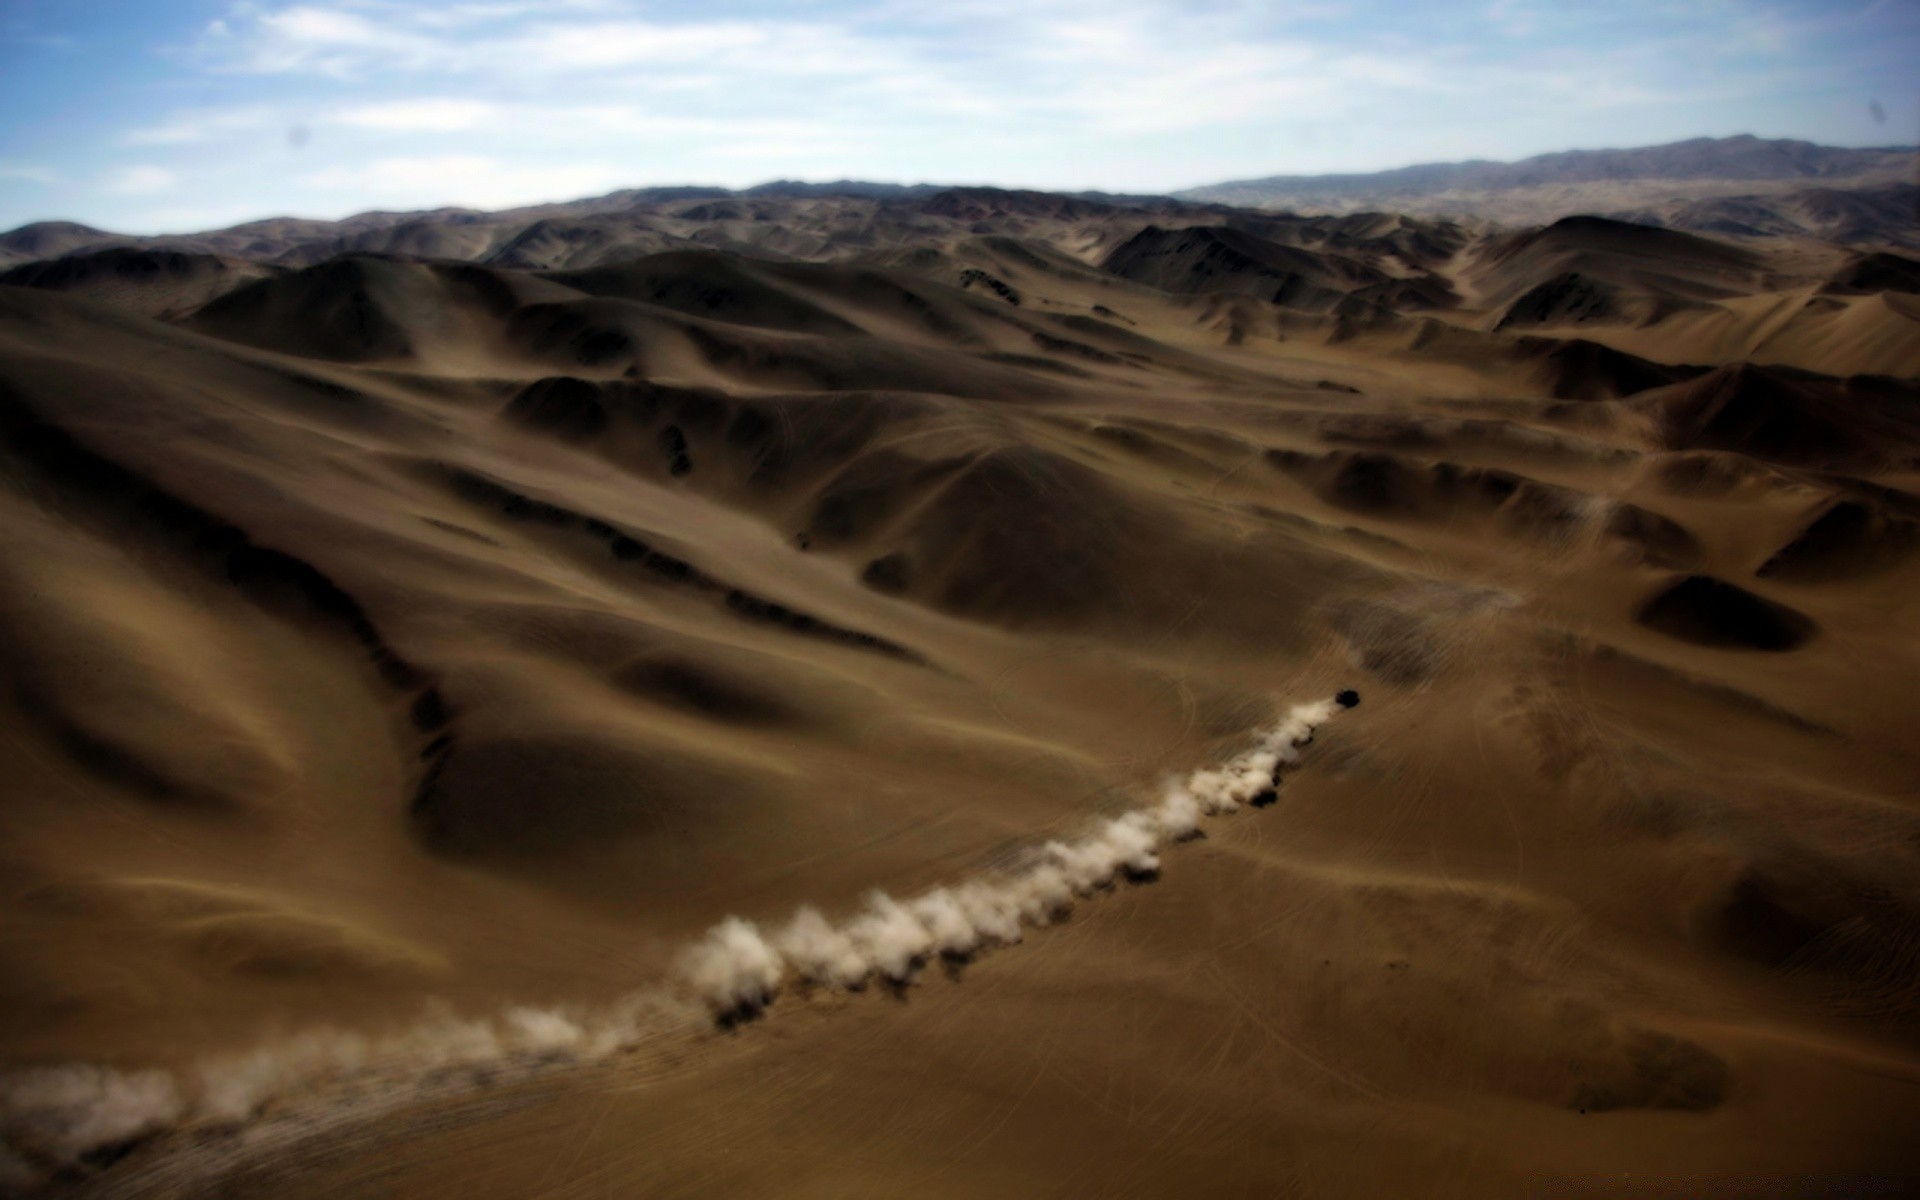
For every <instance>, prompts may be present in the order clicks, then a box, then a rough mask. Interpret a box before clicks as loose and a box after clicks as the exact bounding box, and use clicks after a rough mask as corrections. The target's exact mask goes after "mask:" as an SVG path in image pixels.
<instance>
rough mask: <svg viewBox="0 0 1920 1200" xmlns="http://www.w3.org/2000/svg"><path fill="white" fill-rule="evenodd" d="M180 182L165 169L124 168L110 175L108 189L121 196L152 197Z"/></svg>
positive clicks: (150, 167) (153, 167) (106, 184)
mask: <svg viewBox="0 0 1920 1200" xmlns="http://www.w3.org/2000/svg"><path fill="white" fill-rule="evenodd" d="M179 182H180V177H179V176H178V175H176V174H174V173H173V172H172V171H169V170H167V169H166V168H165V167H155V166H135V167H122V168H120V169H119V170H117V171H115V172H113V173H112V174H110V175H109V176H108V177H107V179H106V182H105V186H106V189H107V190H108V191H110V192H113V193H115V194H116V195H120V196H151V195H154V194H155V193H157V192H164V191H167V190H169V189H170V188H172V187H173V186H174V185H175V184H176V183H179Z"/></svg>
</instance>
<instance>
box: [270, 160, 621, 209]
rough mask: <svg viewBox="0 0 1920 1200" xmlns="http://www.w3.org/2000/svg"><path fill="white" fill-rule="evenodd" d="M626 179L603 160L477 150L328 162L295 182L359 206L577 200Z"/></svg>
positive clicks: (477, 205)
mask: <svg viewBox="0 0 1920 1200" xmlns="http://www.w3.org/2000/svg"><path fill="white" fill-rule="evenodd" d="M630 180H631V172H630V171H629V170H627V169H624V168H621V167H617V166H614V165H612V164H607V163H569V164H566V165H564V166H561V165H545V164H537V163H535V164H522V163H508V162H503V161H501V160H500V159H497V158H491V157H487V156H485V155H478V154H432V155H418V156H401V157H391V158H378V159H374V160H372V161H371V162H366V163H360V164H355V165H342V166H334V167H327V168H323V169H322V170H319V171H313V172H310V173H308V174H305V175H302V176H300V177H299V178H298V179H297V180H295V182H296V183H298V184H300V185H301V186H302V187H304V188H310V189H315V190H319V191H332V192H339V193H343V194H345V195H348V196H351V197H353V198H354V199H353V203H355V204H362V205H375V206H392V207H432V206H438V205H460V206H466V207H472V208H511V207H513V206H515V205H522V204H537V203H540V202H542V201H548V200H572V199H577V198H579V197H581V196H585V195H590V194H592V193H594V192H603V191H609V190H611V189H613V188H614V187H617V186H619V185H620V184H622V183H625V182H630Z"/></svg>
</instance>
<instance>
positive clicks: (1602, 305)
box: [1494, 271, 1619, 329]
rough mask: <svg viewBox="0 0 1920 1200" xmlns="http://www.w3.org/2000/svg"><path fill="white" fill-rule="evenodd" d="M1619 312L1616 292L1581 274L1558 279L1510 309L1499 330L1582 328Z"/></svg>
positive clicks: (1565, 274) (1563, 276) (1539, 287)
mask: <svg viewBox="0 0 1920 1200" xmlns="http://www.w3.org/2000/svg"><path fill="white" fill-rule="evenodd" d="M1618 311H1619V301H1618V298H1617V297H1616V295H1615V292H1614V289H1613V288H1611V287H1609V286H1607V285H1606V284H1603V283H1599V282H1597V281H1595V280H1592V279H1588V278H1587V277H1586V276H1584V275H1582V274H1580V273H1579V272H1577V271H1568V272H1565V273H1564V274H1560V275H1555V276H1554V277H1553V278H1552V279H1549V280H1547V281H1546V282H1545V283H1543V284H1541V285H1540V286H1538V287H1536V288H1534V289H1532V290H1531V291H1529V292H1527V293H1526V294H1525V295H1523V296H1521V297H1520V298H1519V299H1518V300H1515V301H1514V302H1513V303H1512V304H1509V305H1508V306H1507V311H1506V313H1505V314H1504V315H1503V316H1501V318H1500V323H1499V324H1498V325H1495V326H1494V328H1495V329H1511V328H1516V327H1528V326H1534V325H1578V324H1580V323H1581V322H1583V321H1604V320H1606V319H1608V318H1609V317H1612V316H1614V315H1615V314H1616V313H1617V312H1618Z"/></svg>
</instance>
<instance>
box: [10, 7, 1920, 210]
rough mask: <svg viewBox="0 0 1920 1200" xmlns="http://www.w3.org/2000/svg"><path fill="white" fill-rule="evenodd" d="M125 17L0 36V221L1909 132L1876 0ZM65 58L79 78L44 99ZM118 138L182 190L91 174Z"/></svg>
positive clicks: (66, 71)
mask: <svg viewBox="0 0 1920 1200" xmlns="http://www.w3.org/2000/svg"><path fill="white" fill-rule="evenodd" d="M129 7H130V8H134V9H137V10H140V11H141V12H142V13H143V14H144V15H145V16H146V17H147V20H146V21H144V22H140V21H128V22H126V23H125V25H126V29H127V32H125V33H120V32H118V30H119V29H120V26H118V25H115V26H111V27H109V26H106V25H104V24H102V25H88V24H87V23H86V17H85V15H84V14H83V13H76V15H74V16H73V17H72V18H70V19H71V21H73V22H74V24H73V26H72V27H71V28H59V29H48V30H42V31H39V32H38V33H33V34H31V36H29V34H28V33H21V34H19V35H17V36H16V38H15V42H16V51H17V53H16V55H15V57H17V58H18V57H22V56H27V57H25V58H23V62H24V64H25V66H27V67H29V68H33V69H32V70H16V71H14V72H12V74H13V76H14V77H15V82H11V83H0V92H6V93H7V94H6V95H0V99H8V98H11V99H14V100H16V101H17V102H16V103H15V104H13V105H12V106H11V107H12V108H13V115H14V121H15V126H14V127H13V128H11V129H9V130H7V131H5V133H4V135H0V161H4V162H6V163H7V164H8V174H7V175H6V176H4V177H0V183H5V184H6V185H8V186H7V187H6V190H5V191H4V192H0V225H4V224H5V223H7V220H8V216H9V215H13V216H20V215H23V214H26V213H30V212H32V213H37V215H42V216H47V215H64V216H71V217H75V218H79V219H84V220H94V221H99V222H102V223H105V224H109V225H112V226H115V227H120V228H125V229H128V230H130V231H133V232H147V231H152V230H154V229H156V228H158V227H160V226H161V225H163V224H166V223H169V222H170V223H172V225H173V226H174V227H190V226H192V225H194V224H196V223H199V224H203V225H204V224H208V223H217V222H219V221H222V220H227V219H231V218H232V216H233V214H234V212H235V211H236V210H238V209H245V210H247V211H248V212H249V213H250V215H266V214H269V213H280V212H288V213H295V214H300V215H315V216H328V215H330V216H340V215H345V214H347V213H349V212H353V211H360V210H365V209H368V208H407V207H436V206H440V205H445V204H465V205H474V206H501V205H512V204H520V203H531V202H535V201H539V200H549V199H568V198H574V197H575V196H576V195H577V193H578V191H579V190H580V189H582V188H594V187H600V186H601V184H600V183H599V182H598V181H600V180H603V179H604V180H607V181H609V182H608V184H607V185H606V186H608V187H609V188H610V187H611V186H613V185H614V184H615V183H617V184H619V185H628V186H632V185H642V184H649V183H668V182H705V183H720V184H733V185H740V184H748V183H754V182H759V181H762V180H765V179H768V178H772V177H779V176H788V177H800V178H811V179H823V178H841V177H849V176H852V177H864V178H876V179H887V180H896V181H917V180H935V181H941V182H991V183H1002V184H1008V185H1027V186H1041V187H1054V188H1069V189H1072V188H1086V187H1100V188H1107V189H1111V190H1168V189H1174V188H1179V187H1186V186H1194V185H1198V184H1203V183H1208V182H1215V181H1218V180H1222V179H1228V178H1236V177H1248V176H1258V175H1265V174H1272V173H1279V172H1311V171H1334V170H1367V169H1376V168H1381V167H1387V166H1395V165H1402V164H1406V163H1410V162H1422V161H1436V160H1446V159H1455V158H1462V157H1474V156H1486V157H1505V158H1511V157H1519V156H1523V155H1525V154H1529V153H1535V152H1540V151H1544V150H1552V149H1564V148H1567V147H1568V146H1569V145H1575V144H1578V145H1637V144H1647V143H1652V142H1658V141H1663V140H1673V139H1677V138H1681V137H1687V136H1694V135H1698V134H1703V133H1723V134H1724V133H1734V132H1743V131H1750V132H1758V133H1762V134H1769V135H1797V136H1807V137H1813V138H1816V139H1825V140H1830V141H1841V142H1845V141H1849V140H1851V141H1853V142H1856V143H1859V142H1873V141H1883V142H1891V141H1900V140H1903V139H1906V140H1912V139H1914V138H1915V137H1916V136H1920V129H1915V128H1907V127H1902V125H1903V123H1904V125H1905V126H1913V125H1914V124H1915V120H1914V118H1915V117H1916V116H1920V105H1916V104H1915V102H1914V101H1915V97H1914V92H1913V87H1912V84H1911V80H1910V76H1909V73H1907V72H1906V71H1905V70H1904V63H1903V61H1902V58H1901V55H1900V54H1899V52H1898V48H1899V47H1902V46H1911V45H1912V44H1914V41H1915V40H1916V38H1920V9H1916V8H1915V7H1914V6H1912V5H1907V4H1895V3H1888V2H1886V0H1846V2H1843V3H1840V4H1834V3H1820V4H1815V3H1813V2H1812V0H1751V2H1735V0H1692V2H1690V3H1686V4H1676V3H1672V2H1671V0H1624V2H1623V3H1620V4H1610V5H1597V6H1595V5H1588V6H1569V5H1563V4H1550V3H1546V2H1544V0H1450V2H1446V3H1436V4H1429V5H1418V6H1407V5H1400V4H1391V3H1387V2H1386V0H1347V2H1341V3H1334V2H1327V0H1294V2H1292V3H1251V2H1249V0H1205V2H1202V3H1179V2H1175V0H1099V2H1095V0H1021V2H1019V3H1015V2H1013V0H949V2H947V3H943V4H938V5H928V4H909V3H905V2H904V0H841V2H839V3H819V2H813V3H791V4H779V5H771V4H766V3H762V2H760V0H720V2H718V3H704V4H693V3H691V2H688V0H655V2H650V3H641V2H640V0H551V2H548V3H540V4H534V3H522V2H517V0H499V2H486V0H473V2H466V3H451V4H446V3H431V4H430V3H425V2H424V0H298V2H291V3H289V2H287V0H275V2H269V0H231V2H229V3H228V4H226V5H225V7H224V9H216V11H218V12H219V13H220V15H218V16H217V17H216V18H214V19H211V20H208V19H206V18H205V16H204V15H202V16H201V17H199V18H197V22H198V23H196V24H192V25H183V24H182V22H187V21H190V20H195V18H194V17H193V16H192V15H191V14H192V12H193V9H191V8H188V7H186V6H178V5H161V4H159V3H158V0H137V2H136V3H135V4H133V5H130V6H129ZM49 11H57V10H49ZM201 11H202V13H204V10H201ZM54 19H55V18H52V17H48V18H46V20H54ZM4 36H5V35H4V31H3V30H0V38H4ZM115 37H124V38H127V39H134V38H138V39H140V40H138V41H136V42H133V43H132V44H128V43H126V42H115V41H113V40H111V39H113V38H115ZM89 53H93V54H96V55H98V56H99V61H98V62H97V63H96V64H94V65H93V67H92V68H91V70H89V67H88V65H87V63H86V62H85V56H86V55H87V54H89ZM35 71H38V72H39V73H40V76H41V78H40V79H39V81H38V82H39V83H40V85H41V86H38V87H36V86H35V83H36V79H35ZM83 76H84V77H90V78H97V79H98V81H99V86H93V87H90V88H89V90H88V92H87V95H86V96H85V98H84V99H81V100H75V101H72V102H68V101H60V104H59V105H58V106H54V105H52V103H51V102H52V101H54V100H58V99H59V93H60V88H61V87H62V86H63V85H62V83H61V81H63V80H65V81H67V83H66V84H65V85H64V86H66V87H67V88H68V89H69V90H70V88H71V80H72V79H74V78H79V77H83ZM8 89H12V90H11V91H9V90H8ZM14 92H17V95H15V94H14ZM1875 100H1878V101H1880V102H1881V103H1882V107H1881V112H1882V114H1883V121H1884V123H1883V124H1875V123H1874V122H1873V121H1872V119H1871V118H1870V117H1869V113H1870V112H1871V111H1872V110H1871V102H1873V101H1875ZM56 107H57V114H58V119H59V125H58V127H56V126H55V124H54V122H52V121H51V120H50V121H48V122H47V123H46V128H44V129H42V128H40V127H39V126H37V125H36V123H35V114H36V113H37V112H41V111H44V112H46V113H48V114H49V115H52V114H54V113H55V112H56ZM1888 113H1891V114H1892V116H1891V118H1887V117H1886V116H1885V114H1888ZM129 154H137V155H138V156H139V159H140V162H141V163H142V165H145V166H150V167H152V168H155V169H161V170H167V171H171V172H173V174H174V175H175V176H177V177H178V178H179V179H180V180H181V181H182V184H183V186H182V187H181V188H180V189H179V190H178V194H177V195H175V194H171V193H169V194H166V195H165V196H164V199H162V198H161V197H162V193H161V192H160V191H159V190H158V189H152V190H148V191H144V192H141V191H137V190H128V189H125V188H120V187H116V186H115V184H116V180H117V179H118V176H117V174H116V173H117V172H120V171H122V170H123V169H124V168H125V159H126V157H127V155H129ZM215 197H217V198H218V199H217V200H216V199H214V198H215ZM196 216H197V217H198V218H199V220H198V221H197V222H196Z"/></svg>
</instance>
